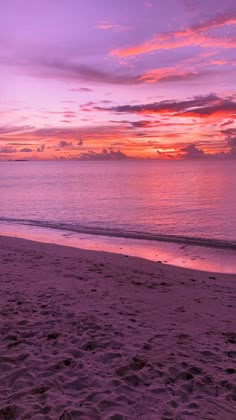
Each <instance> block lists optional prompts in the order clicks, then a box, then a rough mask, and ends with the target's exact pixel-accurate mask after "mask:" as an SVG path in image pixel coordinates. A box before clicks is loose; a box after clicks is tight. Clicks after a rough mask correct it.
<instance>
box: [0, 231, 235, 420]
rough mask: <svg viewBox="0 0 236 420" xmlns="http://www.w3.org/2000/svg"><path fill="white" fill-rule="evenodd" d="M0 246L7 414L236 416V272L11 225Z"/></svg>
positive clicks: (0, 391)
mask: <svg viewBox="0 0 236 420" xmlns="http://www.w3.org/2000/svg"><path fill="white" fill-rule="evenodd" d="M0 258H1V264H0V282H1V294H0V332H1V342H0V419H1V420H2V419H4V420H9V419H11V420H14V419H22V420H23V419H33V420H39V419H42V420H43V419H45V420H47V419H48V420H49V419H51V420H57V419H60V418H61V419H67V420H68V419H72V420H77V419H80V420H85V419H91V420H93V419H94V420H95V419H97V420H100V419H101V420H103V419H113V420H121V419H143V420H158V419H163V420H164V419H165V420H167V419H175V420H189V419H202V420H203V419H212V420H213V419H214V420H217V419H219V420H231V419H232V420H234V419H235V413H236V385H235V379H236V364H235V361H236V328H235V327H236V321H235V298H236V275H226V274H224V275H223V274H214V273H207V272H200V271H194V270H190V269H183V268H177V267H172V266H168V265H165V264H162V263H160V262H159V263H155V262H151V261H147V260H144V259H140V258H134V257H127V256H125V255H116V254H111V253H105V252H95V251H87V250H80V249H75V248H70V247H65V246H58V245H52V244H43V243H38V242H32V241H27V240H24V239H18V238H11V237H0ZM63 413H64V415H63Z"/></svg>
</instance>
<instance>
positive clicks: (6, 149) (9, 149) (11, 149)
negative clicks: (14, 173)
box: [0, 146, 16, 154]
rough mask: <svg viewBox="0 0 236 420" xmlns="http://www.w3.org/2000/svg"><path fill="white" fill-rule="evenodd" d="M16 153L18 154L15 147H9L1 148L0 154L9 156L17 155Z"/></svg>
mask: <svg viewBox="0 0 236 420" xmlns="http://www.w3.org/2000/svg"><path fill="white" fill-rule="evenodd" d="M15 152H16V149H15V148H14V147H8V146H6V147H0V153H6V154H8V153H15Z"/></svg>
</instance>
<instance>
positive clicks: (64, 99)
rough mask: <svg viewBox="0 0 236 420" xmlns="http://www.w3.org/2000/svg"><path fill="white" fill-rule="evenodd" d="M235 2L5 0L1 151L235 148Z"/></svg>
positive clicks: (37, 154) (0, 38)
mask: <svg viewBox="0 0 236 420" xmlns="http://www.w3.org/2000/svg"><path fill="white" fill-rule="evenodd" d="M235 28H236V3H235V0H224V2H220V1H217V0H215V1H213V0H204V1H203V0H119V1H118V0H99V1H98V0H86V1H85V0H57V1H53V0H9V1H1V16H0V44H1V50H0V51H1V52H0V61H1V67H0V80H1V82H0V83H1V96H0V118H1V120H0V159H2V160H4V159H16V158H17V159H19V158H23V159H52V158H56V159H58V158H69V159H70V158H81V159H125V158H126V157H142V158H143V157H145V158H178V157H183V158H188V157H209V155H211V156H214V157H233V156H236V128H235V115H236V93H235V82H236V76H235V74H236V53H235V51H236V29H235Z"/></svg>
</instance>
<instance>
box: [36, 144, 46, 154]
mask: <svg viewBox="0 0 236 420" xmlns="http://www.w3.org/2000/svg"><path fill="white" fill-rule="evenodd" d="M44 150H45V144H42V146H39V147H38V148H37V152H39V153H42V152H44Z"/></svg>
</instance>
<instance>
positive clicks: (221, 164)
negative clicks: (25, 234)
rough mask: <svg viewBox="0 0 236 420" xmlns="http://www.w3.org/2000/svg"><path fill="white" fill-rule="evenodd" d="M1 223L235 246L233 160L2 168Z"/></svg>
mask: <svg viewBox="0 0 236 420" xmlns="http://www.w3.org/2000/svg"><path fill="white" fill-rule="evenodd" d="M0 219H1V220H8V221H11V219H12V222H14V220H13V219H20V220H22V221H25V222H26V223H27V221H28V222H29V221H31V223H34V221H35V223H36V224H40V223H41V224H42V225H43V224H45V222H48V223H49V224H50V223H51V225H52V227H53V225H55V224H56V225H57V226H58V225H60V224H61V225H63V226H65V224H66V226H67V228H68V230H70V229H72V230H73V229H77V230H79V231H80V230H82V231H86V229H87V230H88V231H91V233H105V234H109V235H110V234H112V233H114V234H115V235H116V234H119V235H122V236H123V235H124V236H125V235H126V234H132V233H137V234H140V236H142V233H144V234H145V233H146V234H148V235H150V236H151V235H153V236H154V237H155V235H167V236H169V235H171V236H183V237H191V238H192V237H193V238H209V239H219V240H225V241H228V242H236V161H233V160H231V161H191V162H190V161H188V162H147V161H145V162H75V161H66V162H64V161H63V162H4V163H1V164H0ZM55 227H56V226H55ZM170 239H171V238H170Z"/></svg>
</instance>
